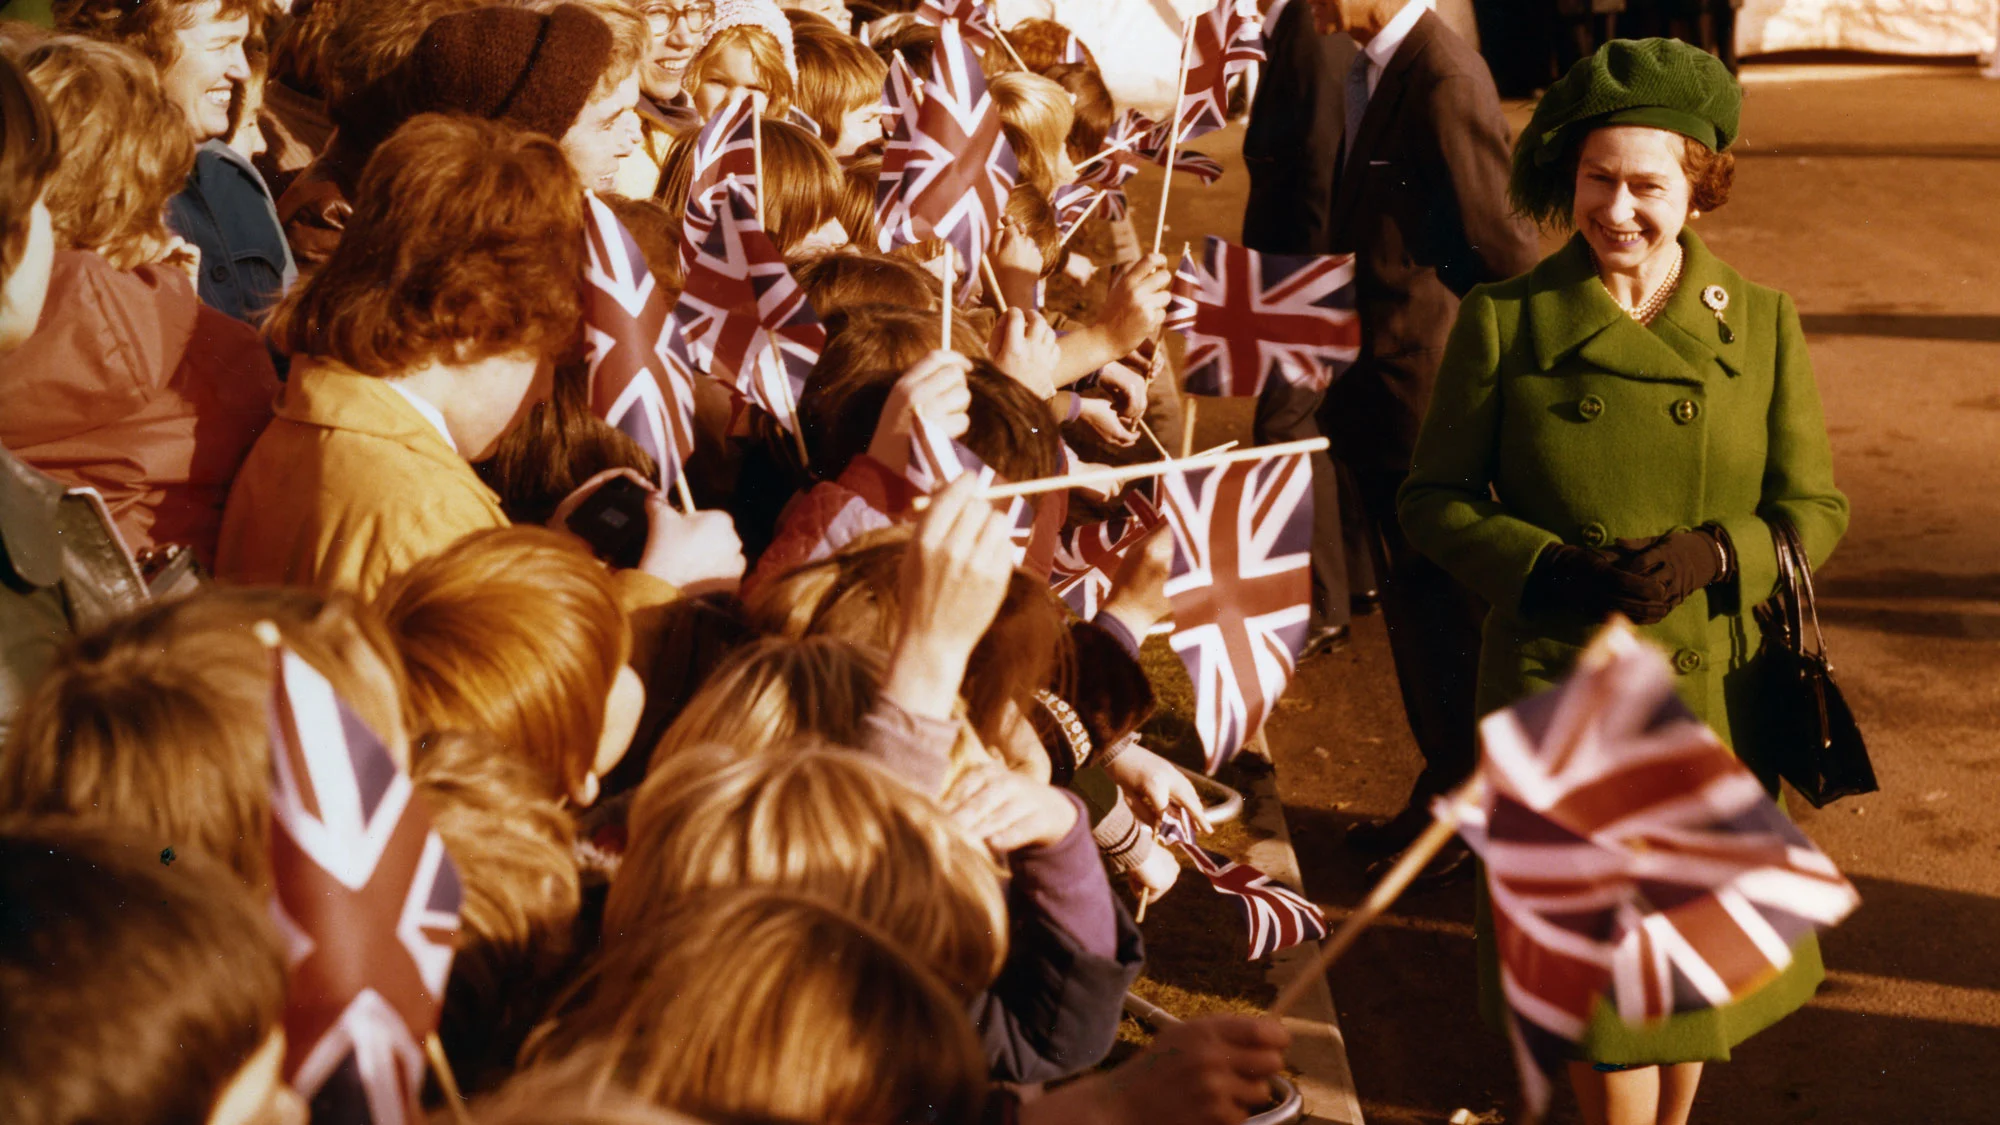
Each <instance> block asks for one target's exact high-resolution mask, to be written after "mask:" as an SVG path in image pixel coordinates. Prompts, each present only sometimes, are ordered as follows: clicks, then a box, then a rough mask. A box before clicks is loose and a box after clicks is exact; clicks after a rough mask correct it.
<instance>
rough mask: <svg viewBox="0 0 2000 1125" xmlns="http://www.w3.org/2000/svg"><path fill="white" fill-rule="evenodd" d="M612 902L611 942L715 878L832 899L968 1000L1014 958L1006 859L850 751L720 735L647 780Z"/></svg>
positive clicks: (608, 917) (607, 919) (714, 883)
mask: <svg viewBox="0 0 2000 1125" xmlns="http://www.w3.org/2000/svg"><path fill="white" fill-rule="evenodd" d="M626 823H627V844H626V848H625V859H624V862H623V863H622V864H621V865H620V867H619V869H618V876H617V878H615V879H614V880H613V881H612V884H611V896H610V898H609V900H608V901H607V903H606V905H605V913H604V928H605V933H606V934H607V941H611V942H617V941H623V940H627V939H626V937H625V936H624V935H631V934H637V933H641V932H645V931H648V930H650V929H651V928H652V926H653V922H652V920H651V915H652V914H653V913H654V912H656V911H657V910H659V909H660V907H661V906H662V905H663V904H667V903H672V902H674V901H677V900H679V899H681V898H684V897H686V896H688V895H691V894H695V893H698V892H700V891H703V890H706V889H709V888H714V887H729V886H738V885H742V886H769V887H777V888H781V889H784V890H789V891H796V892H798V893H801V894H808V895H812V896H814V897H816V898H821V899H825V900H826V901H828V902H831V903H835V904H837V905H839V906H841V907H842V908H843V909H846V910H848V911H850V912H852V913H853V914H854V915H855V916H856V917H858V918H862V919H865V920H866V921H868V922H870V923H872V924H874V925H877V926H880V927H882V929H884V930H886V931H888V932H889V933H890V934H893V935H894V936H895V937H896V939H897V940H898V941H900V942H902V943H903V944H904V945H905V946H907V947H909V949H910V951H911V952H912V953H914V954H916V955H917V956H918V957H920V958H922V959H923V961H924V962H925V964H926V965H927V966H929V968H930V969H931V971H933V972H935V973H937V974H938V976H939V978H940V979H942V980H943V981H944V982H945V984H946V985H947V986H948V987H949V988H951V990H952V991H953V992H954V993H956V994H957V995H958V997H959V999H960V1000H961V1001H962V1002H968V1003H969V1002H970V1001H971V1000H972V998H973V997H975V996H977V995H978V994H979V993H981V992H983V991H985V990H986V989H987V988H988V987H990V986H991V985H992V983H993V980H994V978H995V977H996V976H998V974H999V972H1000V966H1001V964H1002V962H1004V961H1005V960H1006V957H1007V933H1008V930H1007V901H1006V897H1005V895H1004V893H1003V892H1002V890H1001V885H1000V877H999V869H998V868H997V867H996V866H995V864H994V862H993V860H992V858H991V857H990V856H988V854H987V853H986V851H985V850H984V848H983V847H981V846H979V845H978V844H976V843H975V842H974V841H972V840H971V839H970V838H968V837H967V836H966V835H965V834H964V833H963V832H962V831H960V830H959V828H958V827H957V826H956V825H955V824H953V823H952V822H951V820H950V819H949V818H948V817H946V815H945V814H944V811H943V810H942V809H940V808H938V806H937V805H936V804H935V803H934V802H932V801H931V800H930V799H929V798H927V797H925V796H923V795H922V794H920V793H918V792H917V791H916V790H915V789H912V788H910V787H909V786H908V785H905V784H903V782H902V781H900V780H899V779H897V778H895V777H894V776H892V775H891V774H890V773H889V772H888V771H887V770H886V769H884V768H883V767H881V766H879V765H877V764H876V763H875V762H873V761H871V760H869V759H868V758H866V757H865V756H863V755H861V754H859V753H856V752H854V751H851V750H841V749H833V748H828V747H815V746H795V747H790V748H785V749H782V750H773V751H770V752H765V753H748V754H746V753H743V752H742V751H740V750H738V749H736V748H734V747H729V746H722V745H710V746H704V747H700V748H696V749H693V750H691V751H689V752H687V753H684V754H681V755H678V756H676V757H675V758H673V759H671V760H668V761H665V762H662V763H660V765H659V766H658V768H655V769H654V770H653V772H652V773H651V774H649V775H648V776H647V778H646V781H645V783H644V784H642V785H641V786H640V787H639V791H638V795H637V797H636V798H634V800H633V803H632V811H631V815H630V817H629V819H628V820H627V822H626Z"/></svg>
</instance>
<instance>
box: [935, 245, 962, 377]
mask: <svg viewBox="0 0 2000 1125" xmlns="http://www.w3.org/2000/svg"><path fill="white" fill-rule="evenodd" d="M951 250H952V246H951V243H949V242H947V243H945V244H944V324H943V326H942V327H941V328H939V329H938V348H939V350H941V351H947V352H948V351H950V350H951V283H952V280H953V279H954V278H956V277H957V276H958V267H957V266H956V265H954V264H953V263H952V257H951Z"/></svg>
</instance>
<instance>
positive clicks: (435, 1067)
mask: <svg viewBox="0 0 2000 1125" xmlns="http://www.w3.org/2000/svg"><path fill="white" fill-rule="evenodd" d="M424 1054H425V1055H426V1056H428V1057H429V1058H430V1061H431V1071H432V1072H433V1073H435V1074H436V1075H437V1080H438V1089H440V1090H442V1091H444V1100H445V1104H446V1105H449V1106H450V1107H451V1119H452V1120H453V1121H456V1122H458V1125H472V1117H471V1116H470V1115H469V1114H467V1113H466V1112H465V1095H464V1094H461V1093H459V1092H458V1078H457V1076H455V1075H453V1074H452V1072H451V1060H450V1059H447V1058H445V1057H444V1042H443V1041H442V1040H440V1039H439V1038H438V1035H437V1032H435V1031H433V1032H431V1033H430V1034H429V1035H426V1036H424Z"/></svg>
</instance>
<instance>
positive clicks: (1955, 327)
mask: <svg viewBox="0 0 2000 1125" xmlns="http://www.w3.org/2000/svg"><path fill="white" fill-rule="evenodd" d="M1799 323H1800V324H1801V325H1803V326H1804V327H1805V330H1806V334H1807V335H1808V336H1887V337H1892V338H1895V339H1901V340H1969V341H1972V342H1975V343H1994V342H2000V316H1949V315H1941V314H1932V313H1800V314H1799Z"/></svg>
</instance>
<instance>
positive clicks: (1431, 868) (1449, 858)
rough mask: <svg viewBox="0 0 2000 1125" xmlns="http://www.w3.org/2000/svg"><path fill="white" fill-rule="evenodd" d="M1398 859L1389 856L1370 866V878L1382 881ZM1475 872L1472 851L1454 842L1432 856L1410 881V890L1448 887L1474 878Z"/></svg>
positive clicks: (1462, 844)
mask: <svg viewBox="0 0 2000 1125" xmlns="http://www.w3.org/2000/svg"><path fill="white" fill-rule="evenodd" d="M1396 859H1397V857H1395V856H1388V857H1386V858H1383V859H1378V860H1376V861H1375V862H1374V863H1371V864H1369V865H1368V877H1369V878H1370V879H1377V880H1379V879H1381V878H1382V877H1383V876H1384V875H1387V874H1388V873H1389V869H1390V868H1392V867H1394V866H1396ZM1473 870H1474V868H1473V866H1472V849H1471V848H1468V847H1466V846H1465V844H1464V842H1463V841H1459V840H1453V841H1451V842H1450V843H1448V844H1446V845H1445V846H1444V847H1442V848H1440V849H1438V854H1436V855H1434V856H1432V857H1431V861H1430V862H1429V863H1426V864H1424V869H1423V870H1422V871H1419V872H1417V877H1416V878H1414V879H1412V880H1410V889H1411V890H1417V891H1426V890H1433V889H1436V888H1438V887H1448V886H1450V885H1452V884H1453V883H1457V882H1462V881H1464V880H1466V879H1470V878H1472V872H1473Z"/></svg>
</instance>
